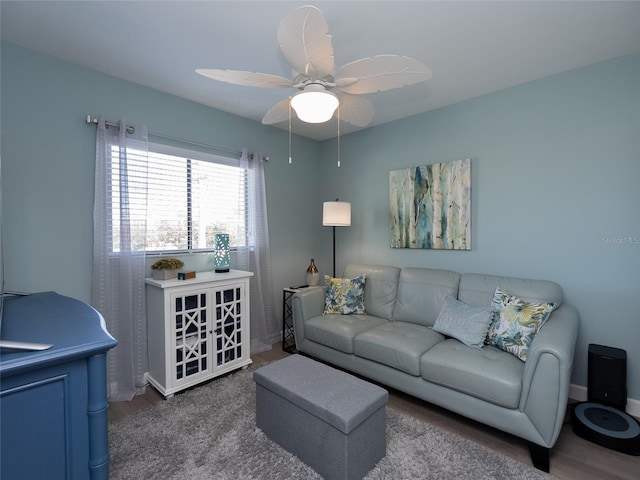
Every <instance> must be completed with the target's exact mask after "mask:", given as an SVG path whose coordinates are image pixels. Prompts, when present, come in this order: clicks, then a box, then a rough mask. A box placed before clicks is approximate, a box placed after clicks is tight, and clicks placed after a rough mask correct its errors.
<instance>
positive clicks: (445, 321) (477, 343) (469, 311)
mask: <svg viewBox="0 0 640 480" xmlns="http://www.w3.org/2000/svg"><path fill="white" fill-rule="evenodd" d="M492 321H493V307H492V306H488V307H474V306H471V305H467V304H466V303H462V302H460V301H458V300H456V299H455V298H453V297H447V298H445V300H444V303H443V304H442V309H441V310H440V314H439V315H438V318H436V323H435V324H434V325H433V329H434V330H435V331H436V332H440V333H442V334H443V335H447V336H449V337H453V338H455V339H456V340H459V341H460V342H462V343H464V344H465V345H468V346H470V347H474V348H482V346H483V345H484V340H485V338H486V336H487V331H488V330H489V326H490V325H491V322H492Z"/></svg>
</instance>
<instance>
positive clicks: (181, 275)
mask: <svg viewBox="0 0 640 480" xmlns="http://www.w3.org/2000/svg"><path fill="white" fill-rule="evenodd" d="M190 278H196V272H178V280H189V279H190Z"/></svg>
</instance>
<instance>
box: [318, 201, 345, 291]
mask: <svg viewBox="0 0 640 480" xmlns="http://www.w3.org/2000/svg"><path fill="white" fill-rule="evenodd" d="M322 225H323V226H325V227H333V276H334V278H335V276H336V227H350V226H351V204H350V203H349V202H339V201H338V199H337V198H336V201H335V202H324V203H323V204H322Z"/></svg>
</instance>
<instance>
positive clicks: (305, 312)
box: [291, 287, 324, 349]
mask: <svg viewBox="0 0 640 480" xmlns="http://www.w3.org/2000/svg"><path fill="white" fill-rule="evenodd" d="M291 302H292V306H293V331H294V332H295V337H296V347H298V349H300V345H301V344H302V343H303V341H304V339H305V335H304V324H305V322H306V321H307V320H309V319H310V318H315V317H318V316H320V315H322V312H323V311H324V288H322V287H318V288H309V289H306V290H303V291H301V292H298V293H296V294H295V295H294V296H293V299H292V301H291Z"/></svg>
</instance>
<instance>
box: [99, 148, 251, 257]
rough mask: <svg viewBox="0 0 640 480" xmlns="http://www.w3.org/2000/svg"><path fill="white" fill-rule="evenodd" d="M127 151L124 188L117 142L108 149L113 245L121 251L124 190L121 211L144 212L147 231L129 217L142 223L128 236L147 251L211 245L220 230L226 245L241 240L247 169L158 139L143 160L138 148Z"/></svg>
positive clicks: (187, 249)
mask: <svg viewBox="0 0 640 480" xmlns="http://www.w3.org/2000/svg"><path fill="white" fill-rule="evenodd" d="M127 153H128V159H129V162H128V165H127V168H128V172H126V173H127V175H128V177H129V189H128V191H123V190H122V189H121V188H120V175H121V174H125V172H121V167H120V165H119V162H118V147H113V149H112V151H111V165H112V168H111V193H110V198H111V212H112V218H111V226H112V228H111V232H112V235H111V238H112V242H113V245H112V251H114V252H119V251H120V240H119V239H120V215H121V213H120V199H121V195H128V196H129V205H130V208H129V210H128V211H127V212H126V213H125V214H126V215H129V216H130V217H131V218H132V219H134V218H135V216H138V218H142V217H146V233H145V232H144V222H143V221H140V222H132V224H133V225H134V227H133V228H135V225H136V224H139V225H140V226H141V228H140V229H139V230H138V231H136V232H132V236H133V237H134V238H136V239H137V241H136V242H135V244H138V245H144V244H145V242H146V251H147V252H157V253H160V252H162V253H169V252H173V253H188V252H198V251H210V250H212V248H213V244H214V234H215V233H219V232H224V233H228V234H229V237H230V238H229V240H230V242H229V243H230V245H231V246H233V247H239V246H244V245H245V243H246V212H247V181H246V180H247V175H246V171H245V170H244V169H242V168H240V167H239V166H238V160H237V159H232V158H226V157H220V156H216V155H211V154H206V153H202V152H195V151H191V150H185V149H178V148H175V147H169V146H166V145H158V144H149V156H148V163H147V162H146V158H145V157H144V155H141V154H140V152H135V151H128V152H127ZM123 168H124V167H123ZM147 180H148V183H147ZM136 183H137V184H138V185H140V186H141V187H142V188H140V189H137V188H135V184H136ZM145 185H148V186H147V188H148V192H147V203H146V212H145V208H144V207H145V205H144V186H145ZM138 191H140V193H138Z"/></svg>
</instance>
